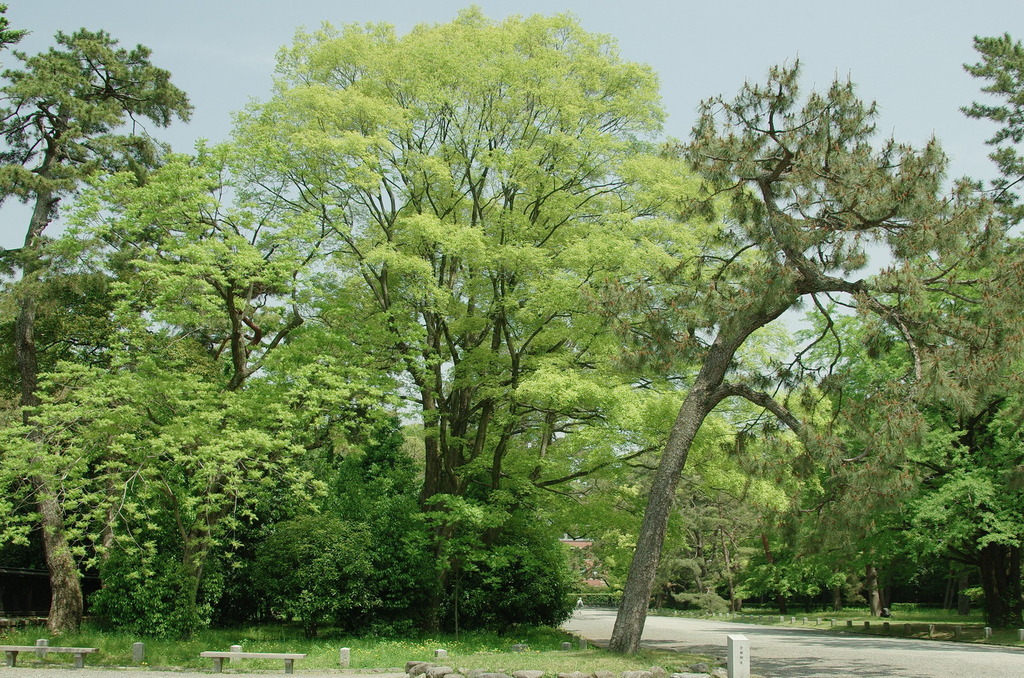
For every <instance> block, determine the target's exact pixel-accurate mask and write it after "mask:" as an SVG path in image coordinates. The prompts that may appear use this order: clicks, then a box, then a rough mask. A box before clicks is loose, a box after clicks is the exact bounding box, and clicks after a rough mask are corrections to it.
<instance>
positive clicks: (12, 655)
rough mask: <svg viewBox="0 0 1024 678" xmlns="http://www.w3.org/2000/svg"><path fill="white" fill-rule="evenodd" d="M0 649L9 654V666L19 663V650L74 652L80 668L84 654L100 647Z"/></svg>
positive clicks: (8, 646) (9, 647) (18, 647)
mask: <svg viewBox="0 0 1024 678" xmlns="http://www.w3.org/2000/svg"><path fill="white" fill-rule="evenodd" d="M0 650H3V652H4V654H5V655H7V665H8V666H16V665H17V663H18V653H19V652H39V653H41V654H42V655H43V656H45V655H46V653H48V652H61V653H64V654H73V655H75V668H76V669H80V668H82V667H83V666H85V659H84V657H83V655H86V654H92V653H93V652H99V649H98V648H95V647H51V646H49V645H0Z"/></svg>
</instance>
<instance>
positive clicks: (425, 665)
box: [405, 662, 433, 676]
mask: <svg viewBox="0 0 1024 678" xmlns="http://www.w3.org/2000/svg"><path fill="white" fill-rule="evenodd" d="M431 666H433V664H431V663H430V662H406V663H405V672H406V673H408V674H409V675H410V676H422V675H423V674H424V673H426V672H427V669H429V668H430V667H431Z"/></svg>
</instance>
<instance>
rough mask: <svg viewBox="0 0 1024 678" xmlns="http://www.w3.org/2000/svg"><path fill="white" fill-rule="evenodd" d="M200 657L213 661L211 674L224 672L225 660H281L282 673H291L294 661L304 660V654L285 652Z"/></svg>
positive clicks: (201, 653) (219, 653)
mask: <svg viewBox="0 0 1024 678" xmlns="http://www.w3.org/2000/svg"><path fill="white" fill-rule="evenodd" d="M199 656H200V657H207V658H209V659H212V660H213V672H214V673H220V672H221V671H223V670H224V660H225V659H283V660H284V672H285V673H292V668H293V666H294V663H295V660H296V659H305V658H306V655H304V654H291V653H287V652H213V651H208V652H200V653H199Z"/></svg>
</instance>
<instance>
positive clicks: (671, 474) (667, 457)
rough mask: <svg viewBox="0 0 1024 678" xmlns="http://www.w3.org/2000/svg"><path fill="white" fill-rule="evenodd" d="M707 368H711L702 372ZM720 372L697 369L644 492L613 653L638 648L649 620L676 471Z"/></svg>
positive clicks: (712, 401) (713, 400)
mask: <svg viewBox="0 0 1024 678" xmlns="http://www.w3.org/2000/svg"><path fill="white" fill-rule="evenodd" d="M730 355H731V354H730ZM727 364H728V362H726V365H727ZM706 371H707V372H712V373H711V374H705V372H706ZM724 375H725V365H722V366H721V368H720V369H719V370H714V371H711V370H702V371H701V375H699V376H698V377H697V383H695V384H694V386H693V388H692V389H690V392H689V393H688V394H687V396H686V400H684V401H683V406H682V407H681V408H680V410H679V415H678V416H677V417H676V422H675V425H674V426H673V427H672V432H671V433H670V434H669V438H668V443H666V445H665V451H664V453H663V454H662V457H661V462H660V463H659V464H658V471H657V473H656V474H655V476H654V482H653V484H652V485H651V490H650V494H649V495H648V499H647V509H646V510H645V511H644V520H643V524H642V525H641V527H640V534H639V536H638V538H637V544H636V552H635V553H634V555H633V561H632V563H631V564H630V566H629V574H628V575H627V577H626V585H625V587H624V588H623V591H622V600H621V601H620V603H619V612H618V615H617V616H616V617H615V627H614V629H613V630H612V637H611V641H610V642H609V648H610V649H611V650H612V651H613V652H620V653H625V654H633V653H635V652H636V651H637V650H639V649H640V636H641V635H643V631H644V623H645V621H646V620H647V606H648V603H649V602H650V597H651V591H652V590H653V588H654V578H655V575H656V573H657V570H658V561H659V559H660V557H661V547H662V545H663V544H664V543H665V531H666V529H667V528H668V519H669V515H670V514H671V513H672V505H673V503H674V501H675V495H676V486H677V485H678V483H679V474H680V473H681V472H682V470H683V466H685V465H686V457H687V455H688V454H689V452H690V446H691V445H692V444H693V440H694V438H695V437H696V435H697V431H698V430H700V426H701V424H702V423H704V419H705V418H706V417H707V416H708V414H709V413H710V412H711V410H713V409H714V408H715V405H717V404H718V402H719V400H721V397H720V396H718V395H717V394H716V392H715V389H714V387H715V386H717V385H718V384H720V383H721V380H722V378H723V377H724ZM702 377H703V378H702ZM716 377H717V379H716Z"/></svg>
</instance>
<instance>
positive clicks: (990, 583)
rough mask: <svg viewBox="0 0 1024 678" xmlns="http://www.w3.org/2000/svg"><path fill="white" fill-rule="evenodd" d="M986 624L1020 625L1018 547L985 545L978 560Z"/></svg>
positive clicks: (1003, 626)
mask: <svg viewBox="0 0 1024 678" xmlns="http://www.w3.org/2000/svg"><path fill="white" fill-rule="evenodd" d="M978 565H979V569H980V571H981V587H982V589H983V590H984V591H985V618H986V620H987V621H988V624H989V626H994V627H1000V628H1007V627H1012V628H1019V627H1020V626H1021V625H1022V617H1021V580H1020V575H1021V568H1020V547H1019V546H1007V545H1005V544H988V545H986V546H985V548H983V549H982V550H981V554H980V557H979V559H978Z"/></svg>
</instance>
